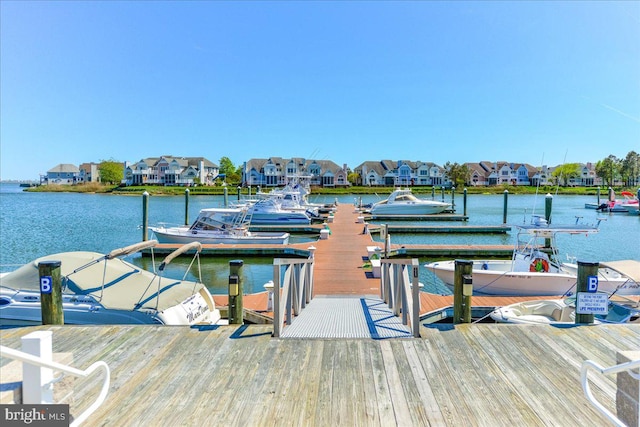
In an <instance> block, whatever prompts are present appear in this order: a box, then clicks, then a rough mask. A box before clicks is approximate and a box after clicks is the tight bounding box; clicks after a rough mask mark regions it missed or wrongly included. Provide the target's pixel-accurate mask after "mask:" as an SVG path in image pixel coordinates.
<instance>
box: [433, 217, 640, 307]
mask: <svg viewBox="0 0 640 427" xmlns="http://www.w3.org/2000/svg"><path fill="white" fill-rule="evenodd" d="M517 227H518V230H519V231H518V233H517V237H516V244H515V249H514V251H513V256H512V258H511V259H510V260H483V261H474V262H473V267H472V276H473V292H474V294H477V295H521V296H527V295H534V296H537V295H539V296H554V295H570V294H572V293H575V292H576V284H577V274H578V266H577V265H576V264H571V263H562V262H559V261H558V259H559V257H558V249H557V246H556V243H555V240H556V234H558V233H568V234H590V233H595V232H597V231H598V229H597V227H588V226H586V227H585V226H582V225H579V224H576V225H573V226H572V225H568V226H555V227H552V226H549V225H548V224H546V221H544V219H541V221H536V223H535V224H533V225H524V226H517ZM545 239H549V242H550V248H548V251H549V252H550V253H551V256H549V254H548V253H547V252H546V251H544V250H542V249H541V248H542V246H543V245H544V241H545ZM425 267H426V268H427V269H428V270H430V271H432V272H433V273H434V274H435V275H436V276H437V277H438V278H439V279H440V280H442V281H443V282H444V283H445V284H446V285H447V286H449V287H450V288H453V283H454V273H455V260H449V261H437V262H431V263H428V264H426V265H425ZM598 282H599V284H598V289H599V290H601V291H604V292H608V293H616V294H619V295H638V294H640V261H637V260H627V261H614V262H602V263H600V265H599V269H598Z"/></svg>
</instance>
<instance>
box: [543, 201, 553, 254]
mask: <svg viewBox="0 0 640 427" xmlns="http://www.w3.org/2000/svg"><path fill="white" fill-rule="evenodd" d="M552 206H553V196H552V195H551V194H550V193H547V195H546V196H545V197H544V219H546V220H547V224H551V207H552ZM544 247H545V248H550V247H551V239H544Z"/></svg>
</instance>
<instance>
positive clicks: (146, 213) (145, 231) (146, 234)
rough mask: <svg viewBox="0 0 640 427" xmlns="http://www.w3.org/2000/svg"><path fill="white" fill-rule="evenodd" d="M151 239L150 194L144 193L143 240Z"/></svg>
mask: <svg viewBox="0 0 640 427" xmlns="http://www.w3.org/2000/svg"><path fill="white" fill-rule="evenodd" d="M148 239H149V193H148V192H146V191H145V192H144V193H142V240H143V241H147V240H148Z"/></svg>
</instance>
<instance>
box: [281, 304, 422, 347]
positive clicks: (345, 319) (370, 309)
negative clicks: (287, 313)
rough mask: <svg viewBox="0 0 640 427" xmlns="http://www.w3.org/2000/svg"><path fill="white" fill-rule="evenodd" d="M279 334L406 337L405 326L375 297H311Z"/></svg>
mask: <svg viewBox="0 0 640 427" xmlns="http://www.w3.org/2000/svg"><path fill="white" fill-rule="evenodd" d="M281 337H282V338H373V339H383V338H409V337H411V332H410V330H409V328H408V327H407V326H405V325H403V324H402V319H401V318H399V317H396V316H394V315H393V313H392V312H391V310H390V309H389V307H387V305H386V304H385V303H384V301H382V300H381V299H379V298H375V297H322V296H317V297H315V298H314V299H313V300H312V301H311V302H310V303H309V304H308V305H307V307H306V308H305V309H304V310H302V312H301V313H300V315H299V316H298V317H296V318H294V319H293V321H292V322H291V325H288V326H285V328H284V330H283V332H282V335H281Z"/></svg>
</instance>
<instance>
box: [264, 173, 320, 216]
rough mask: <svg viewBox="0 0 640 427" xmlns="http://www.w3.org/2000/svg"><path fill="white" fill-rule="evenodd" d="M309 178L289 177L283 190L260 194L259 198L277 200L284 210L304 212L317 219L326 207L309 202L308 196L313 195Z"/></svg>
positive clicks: (275, 189)
mask: <svg viewBox="0 0 640 427" xmlns="http://www.w3.org/2000/svg"><path fill="white" fill-rule="evenodd" d="M310 178H311V177H308V176H301V175H295V176H289V177H287V182H286V184H285V186H284V187H282V188H274V189H272V190H271V191H269V192H260V191H259V192H258V193H256V195H257V197H259V198H261V199H266V198H276V199H278V201H279V202H280V206H281V208H283V209H291V210H302V211H304V212H305V213H306V214H307V215H308V216H309V217H311V218H316V217H319V216H320V209H321V208H323V207H324V205H322V204H317V203H311V202H309V199H308V197H307V196H308V195H309V194H311V190H310V186H309V179H310Z"/></svg>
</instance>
